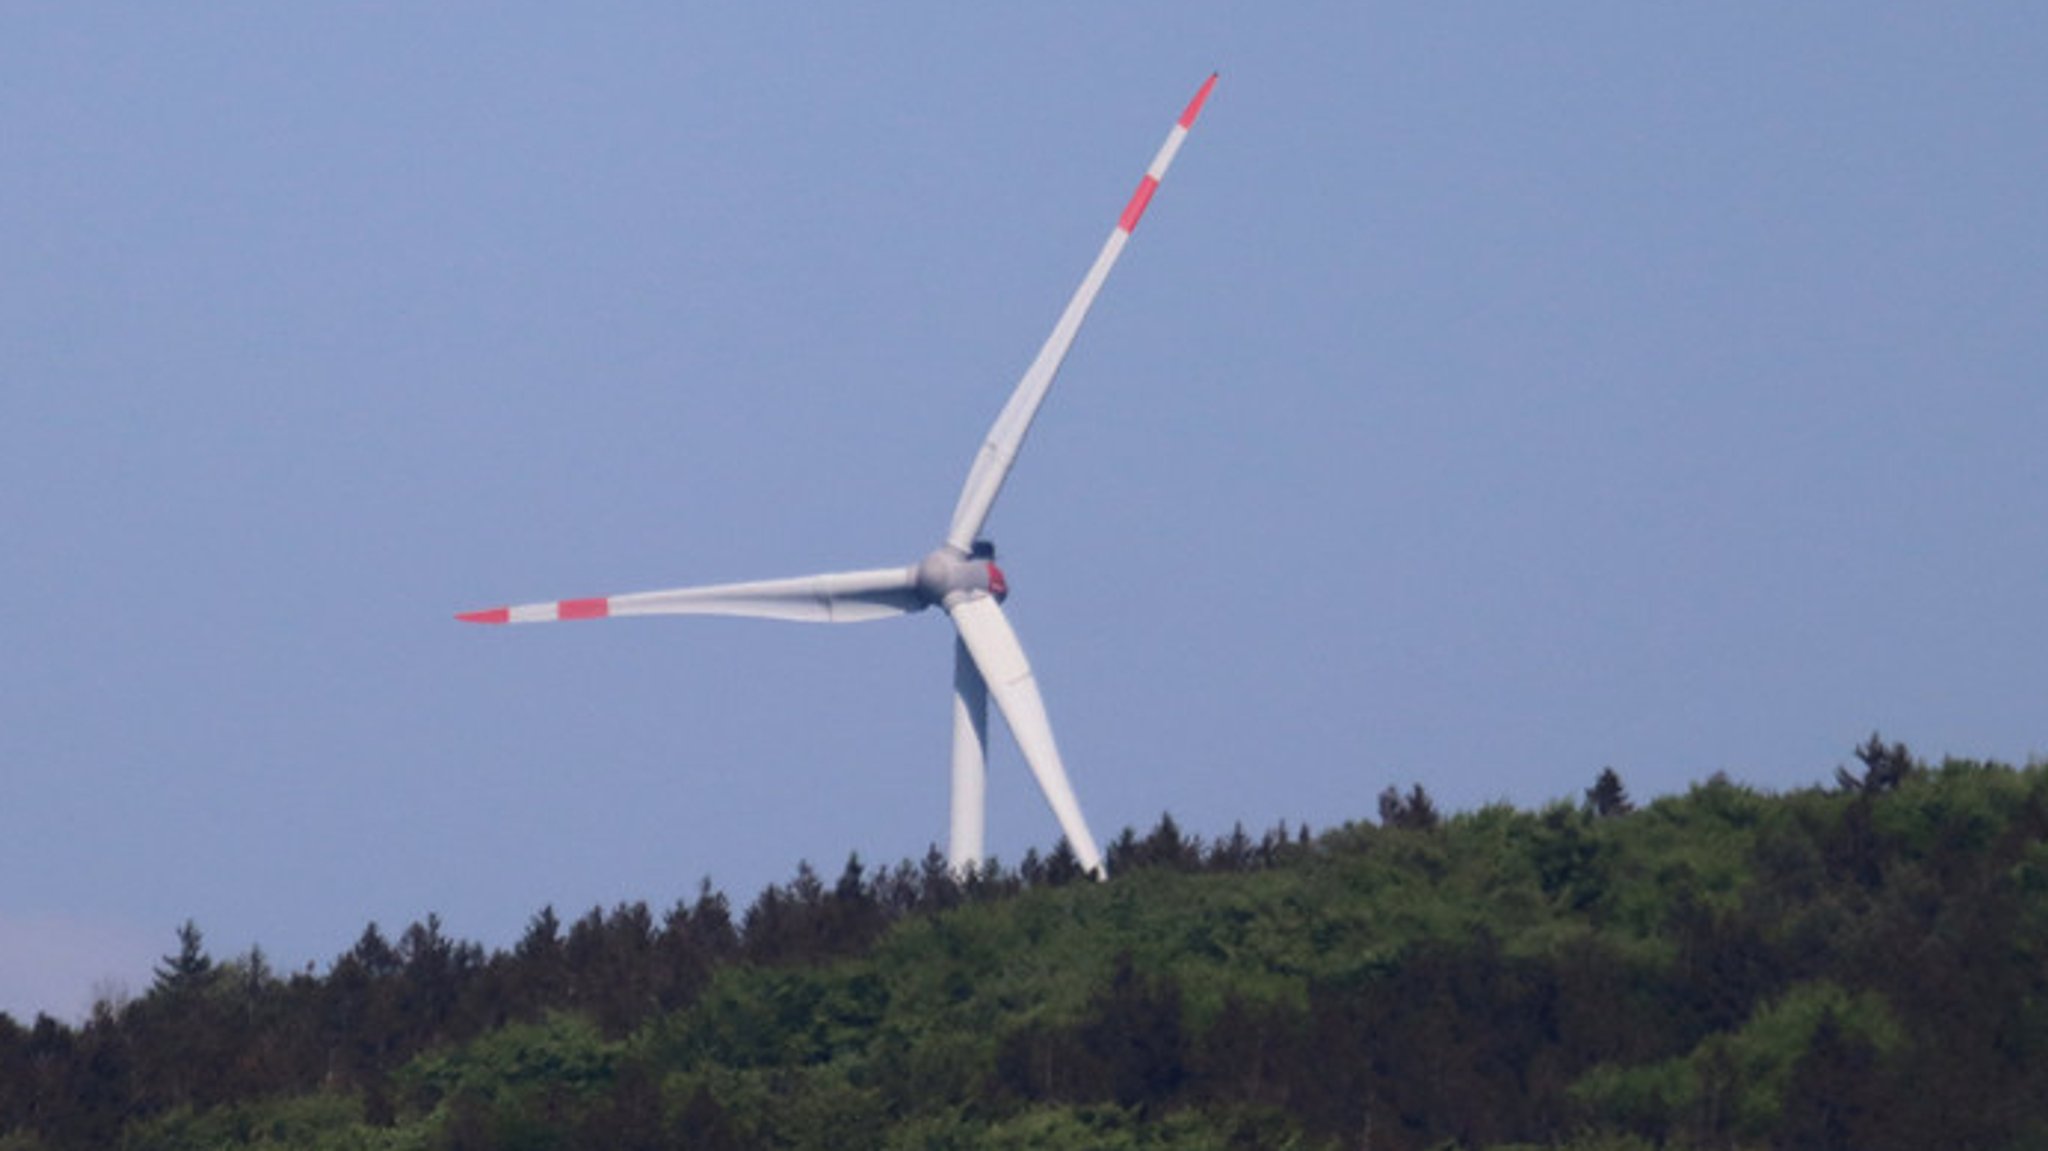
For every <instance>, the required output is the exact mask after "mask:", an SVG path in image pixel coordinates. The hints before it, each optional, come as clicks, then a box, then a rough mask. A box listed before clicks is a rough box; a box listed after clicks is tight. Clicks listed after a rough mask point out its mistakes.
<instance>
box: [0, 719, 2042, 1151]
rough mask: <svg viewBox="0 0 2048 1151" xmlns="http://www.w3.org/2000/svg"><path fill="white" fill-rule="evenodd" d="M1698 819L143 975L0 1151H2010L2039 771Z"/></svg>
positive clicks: (1499, 831) (1570, 811)
mask: <svg viewBox="0 0 2048 1151" xmlns="http://www.w3.org/2000/svg"><path fill="white" fill-rule="evenodd" d="M1857 758H1858V759H1859V760H1860V761H1861V762H1860V765H1859V766H1858V767H1857V768H1856V769H1853V770H1843V771H1841V772H1839V773H1838V779H1837V780H1836V782H1835V783H1834V785H1833V786H1831V787H1828V788H1820V789H1814V790H1809V791H1800V792H1795V793H1791V794H1784V795H1766V794H1759V793H1757V792H1754V791H1751V790H1749V789H1746V788H1744V787H1742V786H1739V785H1737V784H1734V783H1731V782H1728V781H1727V780H1725V779H1721V778H1719V777H1717V778H1715V779H1714V780H1712V781H1709V782H1707V783H1704V784H1700V785H1697V786H1695V787H1694V788H1692V789H1691V790H1690V791H1689V792H1687V793H1686V794H1684V795H1680V796H1673V797H1668V798H1664V799H1659V800H1657V801H1656V802H1654V803H1650V804H1647V805H1646V806H1644V807H1643V808H1642V809H1640V810H1636V809H1634V808H1633V807H1632V806H1631V804H1630V803H1629V802H1628V798H1627V795H1626V793H1625V791H1624V789H1623V787H1622V786H1621V781H1620V780H1618V779H1617V778H1615V777H1614V776H1612V774H1611V773H1609V774H1605V775H1603V776H1602V778H1601V779H1600V780H1599V781H1598V783H1597V784H1596V785H1595V786H1594V787H1593V788H1591V789H1589V791H1588V793H1587V796H1586V797H1585V800H1584V802H1573V803H1560V804H1558V805H1555V806H1553V807H1550V808H1547V809H1545V810H1543V811H1539V812H1523V811H1516V810H1512V809H1509V808H1506V807H1494V808H1486V809H1483V810H1480V811H1476V812H1470V813H1462V814H1457V815H1451V816H1447V817H1440V816H1439V815H1438V813H1437V812H1436V811H1435V810H1434V809H1433V807H1432V805H1431V804H1430V802H1429V798H1428V796H1427V794H1426V793H1425V792H1424V791H1423V790H1422V789H1421V788H1420V787H1417V788H1415V789H1413V790H1411V791H1409V792H1407V793H1405V794H1401V793H1395V792H1392V791H1390V792H1388V793H1387V794H1386V795H1384V796H1382V798H1381V803H1380V812H1379V816H1380V818H1379V819H1378V820H1377V821H1375V822H1365V821H1361V822H1357V823H1351V824H1346V825H1344V826H1342V827H1339V828H1336V829H1335V830H1329V831H1325V832H1323V833H1322V834H1320V835H1316V836H1309V835H1308V834H1307V833H1306V832H1305V831H1302V830H1299V829H1284V828H1283V829H1276V830H1275V831H1273V832H1268V833H1266V834H1265V835H1263V836H1261V837H1258V838H1253V837H1250V836H1247V835H1244V834H1242V833H1241V832H1240V833H1234V834H1231V835H1228V836H1224V837H1220V838H1217V839H1215V840H1213V841H1210V842H1200V841H1196V840H1194V839H1191V838H1188V837H1185V836H1183V834H1182V833H1181V832H1180V831H1179V830H1177V829H1176V828H1175V827H1174V826H1173V824H1172V822H1171V820H1163V821H1162V822H1161V824H1160V825H1159V826H1158V827H1157V828H1156V829H1154V830H1153V831H1152V832H1150V833H1149V834H1147V835H1144V836H1142V837H1140V836H1137V835H1133V834H1130V833H1126V834H1125V836H1124V837H1123V838H1122V839H1121V840H1120V841H1119V842H1118V843H1117V844H1116V845H1115V848H1114V850H1113V853H1112V857H1111V866H1112V868H1113V875H1114V878H1113V879H1111V880H1110V881H1108V882H1106V883H1095V882H1091V881H1089V880H1087V879H1086V878H1084V877H1083V876H1082V875H1081V874H1080V873H1079V870H1078V868H1077V867H1076V866H1075V865H1074V862H1073V860H1072V858H1071V857H1070V856H1068V855H1066V854H1065V853H1064V852H1057V851H1056V852H1055V853H1054V854H1053V855H1052V856H1050V857H1048V858H1044V859H1039V858H1035V857H1034V858H1031V859H1028V860H1027V861H1026V862H1025V863H1024V864H1023V865H1022V866H1021V867H1019V868H1017V869H1015V870H1010V869H1003V868H997V869H994V870H993V871H992V872H991V873H989V874H984V875H978V876H975V877H973V878H971V879H969V880H968V881H966V882H964V883H956V882H955V881H954V879H953V877H952V876H951V874H950V873H949V872H948V870H947V868H946V867H945V865H944V863H943V861H942V860H940V859H938V858H937V857H936V856H934V857H932V858H930V859H928V860H926V861H925V862H924V863H922V864H921V865H907V864H906V865H903V866H899V867H895V868H888V869H880V870H877V871H873V872H869V871H864V870H863V869H862V868H861V867H860V865H859V864H858V863H857V862H849V863H848V865H847V866H846V868H845V870H844V872H843V873H842V874H840V875H839V876H838V877H837V878H836V879H835V880H833V881H830V882H827V881H825V880H824V879H822V878H821V877H820V876H818V875H816V874H813V873H812V872H811V871H809V870H808V869H802V870H800V871H799V873H798V875H797V877H796V879H795V880H793V881H792V882H790V883H788V884H784V885H776V886H774V887H771V888H770V889H769V890H767V891H765V892H763V893H762V894H761V895H760V896H759V897H758V898H757V899H756V900H754V901H753V903H752V904H751V905H750V906H748V907H746V908H744V909H743V910H735V909H733V908H731V907H729V906H728V904H727V902H726V900H725V899H724V898H723V897H722V896H721V895H719V894H718V893H716V892H713V891H711V890H709V889H708V888H706V889H702V890H700V891H698V892H696V893H693V894H692V895H691V896H690V897H689V898H686V899H684V900H682V901H680V902H678V903H677V904H676V905H675V906H674V907H672V908H670V909H668V910H666V911H663V912H657V911H654V910H651V909H650V908H648V907H646V906H645V905H642V904H637V903H636V904H627V905H622V906H619V907H616V908H614V909H611V910H609V911H605V910H593V911H591V912H589V913H588V914H586V915H584V916H582V917H581V918H578V919H576V920H575V921H574V922H573V923H570V924H567V925H565V924H563V923H562V922H560V921H558V919H557V918H556V916H555V915H554V914H553V913H552V912H551V911H543V912H541V913H540V914H538V915H536V916H535V917H534V919H533V921H532V923H531V925H530V928H529V930H528V931H527V932H526V934H525V936H524V938H523V939H522V940H521V941H520V942H519V943H518V944H517V945H516V946H515V947H513V948H512V949H510V950H509V951H504V952H498V953H487V952H486V951H485V950H484V949H482V948H479V947H477V946H475V945H473V944H468V943H462V942H458V941H455V940H451V939H449V938H447V937H446V936H445V935H444V934H443V933H442V932H441V930H440V927H439V925H438V923H437V922H436V921H435V920H434V919H433V918H431V917H429V918H428V919H427V920H426V921H425V922H424V923H420V924H415V925H413V926H411V927H409V928H407V929H406V930H404V931H403V932H401V933H399V934H398V935H397V937H396V938H395V939H392V938H388V937H387V936H385V935H384V934H383V933H381V932H380V931H378V929H377V928H375V927H374V926H373V927H371V928H369V929H367V930H366V931H364V933H363V935H362V938H361V940H360V942H358V943H357V944H356V945H355V947H353V948H352V949H351V950H350V951H348V952H347V953H346V954H344V955H342V956H340V957H339V958H338V959H336V960H335V961H334V963H333V964H332V965H331V966H330V967H329V968H328V970H327V971H326V972H325V973H324V974H318V975H315V974H310V973H309V974H302V975H291V976H282V975H279V974H278V973H276V972H273V971H272V970H270V968H269V966H268V965H267V964H266V963H265V961H264V959H263V957H262V955H261V953H260V952H255V951H252V952H251V953H249V954H247V955H243V956H240V957H236V958H233V959H226V960H216V959H214V958H213V957H210V956H209V955H208V954H207V953H206V950H205V947H204V941H203V938H202V937H201V935H200V933H199V931H198V929H197V928H193V927H189V926H188V928H187V929H186V931H184V932H182V933H181V934H180V938H179V940H178V944H179V946H178V948H177V951H176V953H175V954H173V955H170V956H168V957H166V959H165V961H164V963H163V965H162V967H161V968H160V970H159V975H158V978H157V980H156V983H155V985H154V986H153V987H152V988H151V989H150V990H149V991H148V992H147V993H146V994H144V995H143V996H141V997H140V998H138V999H136V1000H134V1001H133V1002H128V1003H123V1004H102V1005H101V1006H100V1007H99V1008H98V1009H97V1010H96V1011H95V1012H94V1014H93V1015H92V1017H91V1018H90V1019H88V1020H87V1021H85V1022H84V1023H82V1024H81V1025H79V1026H77V1027H70V1026H66V1025H63V1024H60V1023H58V1022H55V1021H52V1020H49V1019H39V1020H37V1021H36V1022H35V1023H34V1024H33V1025H32V1026H25V1025H22V1024H20V1023H18V1022H16V1021H14V1020H11V1019H8V1018H7V1017H5V1016H0V1151H31V1149H50V1151H57V1149H70V1148H107V1147H129V1148H164V1149H181V1148H219V1147H266V1148H268V1147H294V1148H330V1149H342V1148H350V1149H372V1148H493V1147H498V1148H533V1149H539V1148H586V1147H587V1148H607V1149H629V1148H669V1147H673V1148H692V1149H719V1148H751V1147H773V1148H813V1147H816V1148H897V1149H905V1151H909V1149H938V1148H1038V1147H1044V1148H1091V1147H1094V1148H1162V1149H1163V1148H1175V1149H1193V1151H1201V1149H1209V1148H1287V1147H1299V1148H1319V1149H1320V1148H1329V1149H1332V1151H1335V1149H1337V1148H1345V1149H1355V1148H1371V1149H1372V1151H1402V1149H1422V1148H1437V1147H1446V1146H1449V1147H1461V1148H1472V1149H1478V1148H1498V1147H1506V1146H1523V1147H1558V1148H1586V1149H1594V1148H1599V1149H1606V1151H1622V1149H1643V1148H1651V1147H1674V1148H1736V1147H1740V1148H1750V1147H1754V1148H1763V1147H1786V1148H1794V1147H1796V1148H1802V1149H1808V1148H1811V1149H1825V1148H1852V1147H1853V1148H1859V1149H1883V1148H1912V1149H1914V1151H1925V1149H1928V1148H1957V1149H1963V1148H1981V1149H1986V1151H1992V1149H2008V1148H2009V1149H2014V1151H2018V1149H2021V1148H2040V1147H2048V767H2043V766H2041V765H2033V766H2030V767H2028V768H2025V769H2014V768H2010V767H2004V766H1999V765H1995V764H1981V763H1974V762H1958V761H1950V762H1947V763H1944V764H1942V765H1940V766H1938V767H1928V766H1923V765H1920V764H1918V763H1915V762H1914V761H1913V759H1912V757H1911V756H1910V755H1909V754H1907V752H1906V750H1905V749H1904V748H1902V747H1899V746H1897V745H1892V746H1886V745H1885V744H1883V743H1882V742H1881V741H1879V740H1877V739H1876V738H1875V737H1873V739H1872V740H1871V742H1870V743H1868V744H1866V745H1865V746H1864V747H1862V748H1860V749H1858V751H1857Z"/></svg>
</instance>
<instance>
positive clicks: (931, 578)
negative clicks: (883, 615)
mask: <svg viewBox="0 0 2048 1151" xmlns="http://www.w3.org/2000/svg"><path fill="white" fill-rule="evenodd" d="M916 586H917V594H918V598H920V599H922V600H923V601H924V602H925V603H926V604H928V605H930V606H933V607H943V608H951V607H952V606H953V605H955V604H957V603H959V602H961V601H962V600H966V599H972V598H973V597H975V596H977V595H990V596H994V597H995V599H996V602H997V603H1001V602H1003V600H1004V599H1006V598H1008V597H1009V594H1010V584H1009V581H1008V580H1006V579H1004V578H1003V569H1001V568H999V567H997V566H996V548H995V545H994V544H992V543H990V542H988V541H987V540H976V541H974V547H973V549H972V550H970V551H969V552H968V553H967V554H966V555H961V554H960V552H959V550H958V549H956V548H954V547H953V546H952V545H951V544H947V545H945V546H943V547H938V548H934V549H932V552H931V554H930V555H927V556H925V557H924V558H923V559H921V560H919V561H918V563H917V585H916Z"/></svg>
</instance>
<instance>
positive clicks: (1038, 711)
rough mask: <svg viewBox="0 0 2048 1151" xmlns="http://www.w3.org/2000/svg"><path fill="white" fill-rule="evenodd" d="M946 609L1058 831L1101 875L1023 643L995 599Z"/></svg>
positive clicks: (970, 601) (1099, 859)
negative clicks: (1063, 833) (1050, 812)
mask: <svg viewBox="0 0 2048 1151" xmlns="http://www.w3.org/2000/svg"><path fill="white" fill-rule="evenodd" d="M946 611H947V614H949V615H951V616H952V617H953V626H954V627H955V628H958V629H959V632H960V642H961V644H962V645H963V646H965V647H966V649H967V652H968V654H969V655H971V656H972V657H973V658H974V666H975V668H976V669H977V670H978V671H979V672H980V673H981V678H982V680H983V681H984V682H986V683H987V684H988V691H989V693H990V694H991V695H993V696H995V699H996V706H997V707H998V708H1000V709H1001V710H1002V713H1003V721H1004V722H1005V723H1007V724H1009V725H1010V734H1011V735H1012V736H1014V737H1015V738H1016V740H1017V747H1018V749H1019V750H1021V751H1022V752H1023V753H1024V762H1025V763H1027V764H1029V765H1031V774H1033V775H1035V776H1037V777H1038V787H1039V790H1041V791H1043V792H1044V793H1045V802H1046V803H1047V804H1049V805H1051V807H1052V813H1053V815H1054V817H1056V818H1057V819H1058V820H1059V821H1060V830H1061V831H1063V832H1065V833H1066V836H1067V843H1068V844H1070V845H1071V846H1072V847H1073V849H1074V856H1075V858H1077V859H1079V860H1080V861H1081V866H1082V867H1084V868H1086V869H1087V870H1088V871H1089V872H1091V873H1093V874H1094V875H1096V876H1097V877H1100V876H1101V875H1102V874H1103V871H1102V853H1101V852H1100V851H1098V850H1096V847H1095V837H1094V836H1092V835H1090V834H1088V824H1087V822H1086V821H1085V820H1083V819H1082V818H1081V801H1080V800H1078V799H1076V798H1075V797H1074V786H1073V784H1071V783H1069V782H1068V781H1067V769H1066V768H1065V767H1064V766H1063V765H1062V764H1061V763H1060V749H1059V746H1058V745H1057V744H1055V743H1054V742H1053V738H1052V722H1051V721H1050V720H1048V719H1047V718H1046V716H1045V700H1044V699H1042V698H1041V697H1040V696H1039V694H1038V682H1037V680H1035V679H1033V678H1032V675H1031V663H1030V661H1028V660H1026V659H1025V658H1024V647H1023V645H1022V644H1020V643H1018V642H1017V633H1016V632H1015V631H1014V630H1012V629H1011V627H1010V621H1009V619H1008V618H1007V617H1006V616H1004V615H1003V609H1002V608H1001V607H998V606H997V605H996V601H995V599H994V597H992V596H986V595H978V596H972V597H969V598H966V599H962V600H959V601H956V602H955V603H953V604H952V605H951V606H949V607H948V608H947V609H946Z"/></svg>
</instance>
